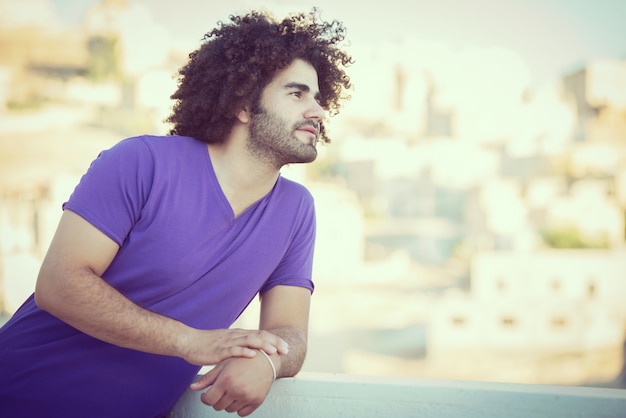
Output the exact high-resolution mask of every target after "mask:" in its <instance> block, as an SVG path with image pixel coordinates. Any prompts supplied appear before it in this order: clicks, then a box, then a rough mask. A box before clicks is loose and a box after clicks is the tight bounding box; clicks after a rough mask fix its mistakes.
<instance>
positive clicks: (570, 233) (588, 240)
mask: <svg viewBox="0 0 626 418" xmlns="http://www.w3.org/2000/svg"><path fill="white" fill-rule="evenodd" d="M541 236H542V238H543V241H544V242H545V244H546V245H548V246H549V247H552V248H560V249H566V248H608V247H609V244H608V240H607V239H606V237H605V236H595V237H587V236H584V235H583V234H581V233H580V231H579V230H578V229H576V228H575V227H569V226H564V227H554V228H548V229H544V230H543V231H542V232H541Z"/></svg>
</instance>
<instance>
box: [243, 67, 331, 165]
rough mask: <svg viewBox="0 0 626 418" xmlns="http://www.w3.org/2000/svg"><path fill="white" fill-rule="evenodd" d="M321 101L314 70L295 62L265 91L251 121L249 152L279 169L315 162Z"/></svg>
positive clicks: (275, 78)
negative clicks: (290, 165) (284, 166)
mask: <svg viewBox="0 0 626 418" xmlns="http://www.w3.org/2000/svg"><path fill="white" fill-rule="evenodd" d="M319 101H320V96H319V87H318V82H317V73H316V71H315V69H314V68H313V67H312V66H311V65H310V64H308V63H307V62H305V61H302V60H295V61H294V62H293V63H292V64H291V65H290V66H289V67H287V68H286V69H284V70H282V71H279V72H278V73H277V74H276V76H275V77H274V79H273V80H272V81H271V82H270V83H269V84H268V85H267V87H266V88H265V89H264V90H263V93H262V95H261V104H260V106H259V109H257V110H256V111H255V112H254V113H253V115H252V118H251V121H250V137H249V140H248V144H247V146H248V150H250V152H251V153H252V154H253V155H255V156H256V157H257V158H259V159H261V160H263V161H267V162H269V163H270V164H273V165H274V166H275V167H277V168H280V167H282V166H283V165H285V164H290V163H308V162H311V161H313V160H315V158H316V157H317V149H316V143H317V138H318V135H319V130H320V124H321V122H322V119H323V118H324V114H325V112H324V109H323V108H322V107H321V106H320V105H319Z"/></svg>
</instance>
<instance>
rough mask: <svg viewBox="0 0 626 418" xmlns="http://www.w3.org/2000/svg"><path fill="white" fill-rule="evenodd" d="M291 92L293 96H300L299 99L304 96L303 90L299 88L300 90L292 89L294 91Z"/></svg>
mask: <svg viewBox="0 0 626 418" xmlns="http://www.w3.org/2000/svg"><path fill="white" fill-rule="evenodd" d="M289 94H291V95H292V96H293V97H296V98H298V99H300V98H302V92H301V91H299V90H298V91H292V92H291V93H289Z"/></svg>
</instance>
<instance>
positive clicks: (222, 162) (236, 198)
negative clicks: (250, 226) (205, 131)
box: [208, 126, 280, 216]
mask: <svg viewBox="0 0 626 418" xmlns="http://www.w3.org/2000/svg"><path fill="white" fill-rule="evenodd" d="M245 135H247V132H246V131H245V129H242V127H239V126H236V127H235V128H233V131H232V132H231V134H230V135H229V137H228V138H227V140H226V141H224V143H221V144H209V146H208V148H209V155H210V156H211V162H212V164H213V169H214V170H215V175H216V177H217V181H218V182H219V184H220V187H221V188H222V192H223V193H224V195H225V196H226V198H227V199H228V202H229V203H230V205H231V208H232V210H233V212H234V214H235V216H238V215H239V214H240V213H241V212H243V211H244V210H246V209H247V208H248V207H249V206H250V205H252V204H253V203H254V202H256V201H258V200H259V199H261V198H262V197H263V196H265V195H266V194H267V193H269V191H270V190H271V189H272V187H274V184H275V183H276V180H277V179H278V175H279V173H280V171H279V169H278V168H276V167H273V166H272V165H271V164H268V163H267V162H264V161H260V160H258V159H257V158H255V157H254V156H253V155H251V154H250V153H249V152H248V151H247V149H246V146H245V141H246V136H245Z"/></svg>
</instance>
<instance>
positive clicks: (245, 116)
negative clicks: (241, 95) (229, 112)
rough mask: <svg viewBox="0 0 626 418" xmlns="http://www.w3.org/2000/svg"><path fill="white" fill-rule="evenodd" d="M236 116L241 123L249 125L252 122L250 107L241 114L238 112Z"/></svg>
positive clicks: (241, 111) (242, 110)
mask: <svg viewBox="0 0 626 418" xmlns="http://www.w3.org/2000/svg"><path fill="white" fill-rule="evenodd" d="M236 116H237V119H239V122H241V123H248V122H250V109H249V108H248V106H246V107H244V108H243V109H241V110H240V111H239V112H237V115H236Z"/></svg>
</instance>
